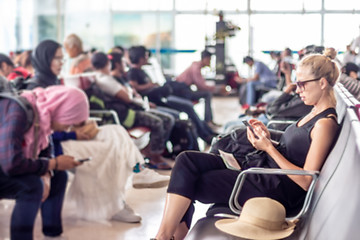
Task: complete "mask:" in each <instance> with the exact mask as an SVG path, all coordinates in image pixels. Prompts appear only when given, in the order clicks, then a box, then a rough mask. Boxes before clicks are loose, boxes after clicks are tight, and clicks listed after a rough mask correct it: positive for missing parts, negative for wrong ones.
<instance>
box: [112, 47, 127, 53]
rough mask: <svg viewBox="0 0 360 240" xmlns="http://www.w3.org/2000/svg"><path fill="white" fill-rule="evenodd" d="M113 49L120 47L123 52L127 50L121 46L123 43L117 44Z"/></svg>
mask: <svg viewBox="0 0 360 240" xmlns="http://www.w3.org/2000/svg"><path fill="white" fill-rule="evenodd" d="M113 49H119V50H120V51H121V52H123V53H124V52H125V49H124V47H123V46H121V45H116V46H114V47H113Z"/></svg>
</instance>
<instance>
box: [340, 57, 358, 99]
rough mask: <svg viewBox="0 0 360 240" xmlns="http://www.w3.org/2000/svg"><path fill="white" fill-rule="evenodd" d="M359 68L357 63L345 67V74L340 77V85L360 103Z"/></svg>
mask: <svg viewBox="0 0 360 240" xmlns="http://www.w3.org/2000/svg"><path fill="white" fill-rule="evenodd" d="M358 72H359V67H358V66H357V65H356V64H355V63H350V62H348V63H347V64H346V65H345V66H344V67H343V73H342V74H341V76H340V80H339V81H340V83H342V84H343V85H344V87H345V88H346V89H347V90H348V91H349V92H350V93H351V94H352V95H354V97H355V98H356V99H357V100H359V101H360V80H359V77H358Z"/></svg>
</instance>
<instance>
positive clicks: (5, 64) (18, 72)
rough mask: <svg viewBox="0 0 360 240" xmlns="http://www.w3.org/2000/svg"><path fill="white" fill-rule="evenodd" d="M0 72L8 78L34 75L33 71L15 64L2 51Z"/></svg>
mask: <svg viewBox="0 0 360 240" xmlns="http://www.w3.org/2000/svg"><path fill="white" fill-rule="evenodd" d="M0 74H1V75H2V76H4V77H6V78H7V79H8V80H13V79H15V78H17V77H21V78H23V79H24V80H26V79H29V78H31V77H32V74H31V72H29V71H28V70H27V69H25V68H23V67H21V66H17V67H16V66H15V64H14V63H13V62H12V61H11V59H10V58H9V57H8V56H6V55H5V54H2V53H0Z"/></svg>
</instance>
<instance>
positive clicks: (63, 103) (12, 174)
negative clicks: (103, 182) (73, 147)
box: [0, 86, 89, 240]
mask: <svg viewBox="0 0 360 240" xmlns="http://www.w3.org/2000/svg"><path fill="white" fill-rule="evenodd" d="M21 96H22V97H24V98H25V99H26V101H27V102H29V103H30V106H31V109H32V111H33V113H34V120H33V123H32V125H31V126H30V128H29V129H28V130H27V129H26V128H25V126H26V122H27V119H26V113H25V111H24V109H23V108H22V107H21V106H20V105H19V104H18V103H16V102H15V101H13V100H11V99H8V98H4V99H1V101H0V122H1V124H0V136H1V137H0V198H8V199H15V201H16V202H15V207H14V209H13V213H12V217H11V223H10V235H11V239H12V240H28V239H33V229H34V222H35V218H36V215H37V212H38V211H39V209H41V215H42V224H43V228H42V229H43V233H44V235H46V236H52V237H54V236H59V235H61V233H62V231H63V230H62V223H61V209H62V204H63V199H64V194H65V188H66V183H67V174H66V172H65V171H62V170H67V169H70V168H73V167H76V166H78V165H80V163H79V162H77V161H76V160H75V159H74V158H73V157H71V156H68V155H61V156H58V157H56V158H54V157H52V155H51V153H50V151H48V145H49V138H48V137H49V135H50V134H51V133H52V131H63V130H65V129H67V128H69V127H70V126H73V125H78V124H81V123H83V122H84V121H85V120H86V119H87V118H88V116H89V110H88V109H89V103H88V101H87V98H86V95H85V94H84V93H83V92H81V91H80V90H77V89H75V88H69V87H65V86H53V87H49V88H47V89H42V88H36V89H34V90H33V91H24V92H23V93H22V94H21ZM50 172H52V177H51V176H50Z"/></svg>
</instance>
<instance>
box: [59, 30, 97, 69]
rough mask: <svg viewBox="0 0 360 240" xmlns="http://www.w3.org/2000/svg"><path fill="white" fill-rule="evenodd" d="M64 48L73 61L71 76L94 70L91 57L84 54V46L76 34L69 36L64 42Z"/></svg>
mask: <svg viewBox="0 0 360 240" xmlns="http://www.w3.org/2000/svg"><path fill="white" fill-rule="evenodd" d="M64 48H65V51H66V53H67V54H68V55H69V57H70V60H71V66H70V71H69V73H70V74H71V75H74V74H79V73H84V72H91V71H94V68H93V67H92V65H91V59H90V57H89V55H88V54H87V53H86V52H84V49H83V44H82V41H81V39H80V38H79V36H77V35H76V34H70V35H68V36H67V37H66V38H65V40H64Z"/></svg>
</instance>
